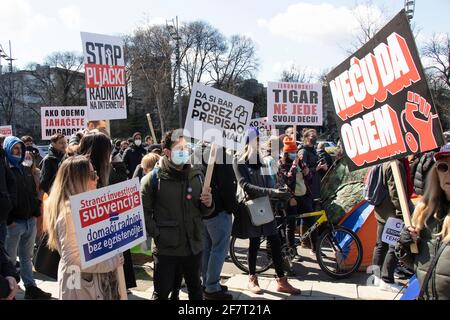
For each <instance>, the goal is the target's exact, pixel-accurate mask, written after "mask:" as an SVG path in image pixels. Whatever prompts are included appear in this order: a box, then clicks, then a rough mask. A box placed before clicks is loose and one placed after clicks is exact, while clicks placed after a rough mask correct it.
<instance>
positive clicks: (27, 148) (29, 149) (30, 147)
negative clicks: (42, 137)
mask: <svg viewBox="0 0 450 320" xmlns="http://www.w3.org/2000/svg"><path fill="white" fill-rule="evenodd" d="M25 150H27V151H33V146H28V147H26V148H25Z"/></svg>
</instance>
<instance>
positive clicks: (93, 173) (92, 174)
mask: <svg viewBox="0 0 450 320" xmlns="http://www.w3.org/2000/svg"><path fill="white" fill-rule="evenodd" d="M89 179H91V180H92V181H96V180H97V179H98V175H97V171H95V170H94V171H89Z"/></svg>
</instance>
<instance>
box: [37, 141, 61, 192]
mask: <svg viewBox="0 0 450 320" xmlns="http://www.w3.org/2000/svg"><path fill="white" fill-rule="evenodd" d="M63 157H64V154H63V153H60V152H58V151H56V150H55V149H54V148H53V147H52V146H50V147H49V149H48V155H47V156H46V157H45V158H44V160H42V166H41V177H40V187H41V190H42V191H44V192H45V193H47V194H48V193H49V191H50V188H51V186H52V184H53V181H54V180H55V177H56V173H57V172H58V167H59V164H60V163H61V161H62V159H63Z"/></svg>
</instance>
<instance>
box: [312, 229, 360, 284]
mask: <svg viewBox="0 0 450 320" xmlns="http://www.w3.org/2000/svg"><path fill="white" fill-rule="evenodd" d="M362 257H363V249H362V245H361V241H360V240H359V238H358V236H357V235H356V234H355V233H354V232H353V231H352V230H350V229H347V228H345V227H342V226H336V227H335V228H334V230H332V229H331V228H328V229H327V230H325V231H324V232H323V233H322V234H321V235H320V237H319V239H318V240H317V246H316V258H317V262H318V263H319V266H320V268H321V269H322V270H323V272H325V273H326V274H327V275H329V276H330V277H332V278H334V279H344V278H348V277H349V276H350V275H352V274H353V273H354V272H355V271H357V270H358V268H359V266H360V265H361V261H362Z"/></svg>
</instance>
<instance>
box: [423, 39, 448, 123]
mask: <svg viewBox="0 0 450 320" xmlns="http://www.w3.org/2000/svg"><path fill="white" fill-rule="evenodd" d="M449 46H450V38H449V34H448V33H447V34H440V35H438V34H434V35H433V36H432V38H431V39H430V40H429V41H427V42H426V43H425V45H424V46H423V47H422V50H421V52H422V58H423V61H424V64H425V74H426V77H427V80H428V84H429V86H430V90H431V93H432V95H433V98H434V102H435V105H436V108H437V111H438V113H439V117H440V120H441V123H442V126H443V129H444V130H449V129H450V113H449V110H450V66H449V51H448V48H449Z"/></svg>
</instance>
